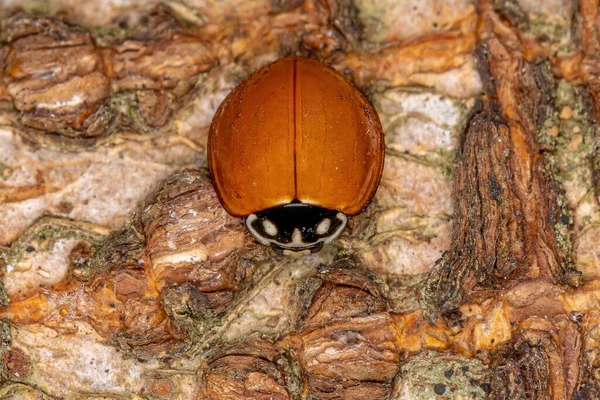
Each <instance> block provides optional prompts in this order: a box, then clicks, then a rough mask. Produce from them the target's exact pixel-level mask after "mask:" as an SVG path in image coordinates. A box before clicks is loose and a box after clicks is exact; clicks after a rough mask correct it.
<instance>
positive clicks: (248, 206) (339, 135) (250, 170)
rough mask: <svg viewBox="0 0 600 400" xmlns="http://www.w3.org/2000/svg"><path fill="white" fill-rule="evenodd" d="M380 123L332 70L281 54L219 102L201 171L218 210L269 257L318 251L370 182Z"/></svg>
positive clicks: (355, 209)
mask: <svg viewBox="0 0 600 400" xmlns="http://www.w3.org/2000/svg"><path fill="white" fill-rule="evenodd" d="M383 162H384V141H383V134H382V129H381V123H380V122H379V118H378V116H377V113H376V112H375V110H374V109H373V106H372V105H371V104H370V103H369V101H368V100H367V98H366V97H365V96H364V95H363V94H362V93H361V92H360V91H359V90H358V89H357V88H356V87H355V86H354V85H353V84H352V83H350V82H349V81H348V80H346V79H345V78H344V77H343V76H342V75H341V74H340V73H338V72H337V71H336V70H335V69H333V68H331V67H328V66H327V65H325V64H322V63H320V62H318V61H316V60H312V59H308V58H301V57H288V58H284V59H280V60H277V61H275V62H273V63H271V64H269V65H266V66H265V67H263V68H261V69H259V70H258V71H256V72H255V73H253V74H252V75H250V76H249V77H248V78H246V79H245V80H244V81H243V82H242V83H241V84H240V85H239V86H238V87H237V88H235V89H234V90H233V91H232V92H231V93H230V94H229V95H228V96H227V98H225V100H224V101H223V103H222V104H221V105H220V107H219V109H218V110H217V112H216V114H215V116H214V118H213V120H212V123H211V126H210V133H209V137H208V165H209V169H210V173H211V176H212V179H213V182H214V186H215V190H216V192H217V195H218V196H219V200H220V201H221V204H222V205H223V207H224V208H225V210H226V211H227V212H228V213H229V214H231V215H233V216H237V217H244V218H245V219H246V226H247V227H248V229H249V230H250V232H251V233H252V234H253V235H254V236H255V237H256V239H257V240H258V241H259V242H260V243H262V244H264V245H270V246H271V247H272V248H273V249H274V250H275V251H276V252H278V253H288V251H292V252H297V251H305V250H310V251H311V252H317V251H319V250H320V249H321V248H322V247H323V245H324V244H326V243H330V242H332V241H333V240H335V239H336V238H337V237H338V236H339V235H340V234H341V233H342V231H343V230H344V228H345V227H346V224H347V222H348V217H349V216H353V215H357V214H359V213H360V212H361V211H362V210H363V209H364V208H365V207H366V205H367V204H368V203H369V201H370V200H371V198H372V197H373V195H374V194H375V190H376V189H377V186H378V185H379V181H380V179H381V173H382V170H383Z"/></svg>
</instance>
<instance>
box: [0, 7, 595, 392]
mask: <svg viewBox="0 0 600 400" xmlns="http://www.w3.org/2000/svg"><path fill="white" fill-rule="evenodd" d="M599 11H600V4H599V2H598V0H579V1H575V0H555V1H545V2H539V1H529V0H497V1H492V0H481V1H470V0H452V1H437V0H427V1H412V0H406V1H391V0H390V1H388V0H384V1H372V0H352V1H350V0H305V1H296V0H289V1H286V0H284V1H236V0H228V1H221V2H212V1H204V0H185V1H181V2H179V1H177V2H176V1H173V2H161V3H159V2H139V1H135V0H126V1H123V0H119V1H117V0H113V1H108V2H105V1H102V2H86V3H85V4H84V3H82V2H75V1H72V0H49V1H26V2H22V1H12V0H6V1H4V2H2V4H1V5H0V40H1V47H0V269H1V271H2V273H1V275H2V276H1V278H2V285H0V289H1V290H0V304H1V308H0V319H1V321H0V397H2V398H14V399H24V398H32V399H33V398H46V399H55V398H56V399H59V398H60V399H88V398H89V399H91V398H110V399H120V398H140V399H162V398H169V399H190V398H196V399H226V398H227V399H248V398H256V399H364V398H367V397H368V398H370V399H390V400H391V399H414V398H457V399H458V398H482V399H483V398H502V399H587V398H600V380H599V378H598V376H599V372H600V370H599V368H600V350H599V349H600V344H599V341H600V331H599V330H598V319H599V318H600V312H599V310H600V272H599V271H600V269H599V268H600V245H599V244H598V243H600V200H599V199H600V158H598V150H599V148H600V142H599V138H600V128H599V125H598V124H599V121H600V81H599V76H600V38H599V36H598V35H599V33H598V32H600V26H599V25H600V22H599V21H600V15H599ZM292 54H295V55H304V56H308V57H314V58H317V59H319V60H321V61H323V62H326V63H329V64H331V65H333V66H334V67H335V68H337V69H338V71H340V72H342V73H343V74H345V75H346V76H347V77H348V78H349V79H350V80H352V81H353V82H354V83H355V84H356V85H357V86H358V87H359V88H360V89H361V90H362V91H363V92H364V93H365V94H366V95H367V96H368V97H369V98H370V100H371V101H372V103H373V104H374V106H375V108H376V109H377V111H378V113H379V115H380V118H381V121H382V124H383V127H384V130H385V141H386V157H387V158H386V165H385V170H384V175H383V179H382V183H381V186H380V187H379V190H378V192H377V194H376V196H375V199H374V201H373V202H372V204H371V205H370V206H369V208H368V209H367V210H366V211H365V212H364V213H363V214H362V215H360V216H358V217H355V218H353V219H352V221H351V223H350V226H349V229H348V230H347V232H346V233H344V235H343V236H342V237H341V238H340V239H339V240H338V241H337V242H336V243H334V244H331V245H328V246H326V247H325V248H324V249H323V251H321V252H320V253H318V254H314V255H310V256H306V257H303V258H299V259H295V258H289V257H283V256H278V255H276V254H275V253H273V252H272V251H271V250H269V249H268V248H265V247H263V246H260V245H258V244H257V243H256V242H255V241H254V240H253V239H252V237H251V236H250V235H249V234H248V233H247V232H246V230H245V229H244V226H243V224H242V222H241V221H240V220H238V219H236V218H232V217H231V216H229V215H227V213H226V212H225V211H224V210H223V209H222V207H221V206H220V204H219V202H218V199H217V197H216V194H215V193H214V190H213V188H212V184H211V182H210V177H209V175H208V173H207V170H206V158H205V156H206V154H205V147H206V139H207V133H208V126H209V124H210V121H211V118H212V116H213V114H214V112H215V111H216V108H217V107H218V105H219V103H220V102H221V100H222V99H223V98H224V97H225V96H226V94H227V93H228V92H229V91H230V90H231V89H233V88H234V87H235V86H236V85H237V84H238V83H239V82H240V81H241V80H242V79H243V78H244V77H245V76H247V74H249V73H251V72H252V71H254V70H255V69H257V68H259V67H260V66H262V65H264V64H266V63H268V62H270V61H273V60H275V59H277V58H279V57H284V56H287V55H292Z"/></svg>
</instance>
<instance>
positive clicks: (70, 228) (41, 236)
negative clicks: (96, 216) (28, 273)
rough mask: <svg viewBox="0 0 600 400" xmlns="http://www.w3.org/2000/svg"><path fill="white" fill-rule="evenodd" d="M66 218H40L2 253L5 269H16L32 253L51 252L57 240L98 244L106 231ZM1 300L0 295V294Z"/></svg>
mask: <svg viewBox="0 0 600 400" xmlns="http://www.w3.org/2000/svg"><path fill="white" fill-rule="evenodd" d="M96 228H98V227H97V226H95V225H93V224H88V223H84V222H76V221H73V220H70V219H68V218H59V217H42V218H41V219H39V220H38V221H37V222H36V223H34V224H33V225H32V226H31V227H30V228H29V229H28V230H27V231H26V232H25V233H24V234H23V235H21V236H20V237H19V239H17V240H16V241H15V242H14V243H13V244H12V246H11V247H10V249H7V250H4V251H3V252H2V260H3V263H4V264H5V266H6V268H8V269H11V268H15V267H17V266H18V265H19V264H20V263H21V262H22V261H23V260H24V259H25V258H26V257H28V256H29V254H31V253H33V252H51V251H52V250H53V249H54V245H55V244H56V242H58V241H59V240H80V241H86V242H90V243H92V244H98V243H100V242H101V241H102V240H103V239H104V237H105V233H106V230H104V229H103V228H102V229H100V228H99V229H96ZM0 298H1V293H0Z"/></svg>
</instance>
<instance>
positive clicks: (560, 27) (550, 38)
mask: <svg viewBox="0 0 600 400" xmlns="http://www.w3.org/2000/svg"><path fill="white" fill-rule="evenodd" d="M524 30H525V32H526V33H529V34H531V35H532V36H534V37H535V38H536V40H537V41H538V42H540V43H549V44H550V45H551V46H552V50H554V52H555V53H556V54H557V55H559V56H560V55H566V54H570V53H571V52H572V51H573V50H574V47H575V46H574V44H573V39H572V34H571V24H570V22H569V21H567V20H566V19H565V18H562V17H560V18H558V17H551V16H548V15H544V14H530V15H529V18H528V23H527V24H526V27H525V29H524Z"/></svg>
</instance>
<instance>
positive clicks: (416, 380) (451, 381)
mask: <svg viewBox="0 0 600 400" xmlns="http://www.w3.org/2000/svg"><path fill="white" fill-rule="evenodd" d="M489 374H490V372H489V369H488V368H487V367H486V366H485V365H484V364H483V363H482V362H481V361H479V360H477V359H470V358H466V357H462V356H459V355H455V354H450V353H439V352H435V351H424V352H422V353H420V354H418V355H416V356H414V357H412V358H410V359H409V360H408V361H407V362H406V363H405V364H404V365H402V366H401V367H400V372H399V373H398V378H397V379H398V381H397V382H396V383H395V387H394V394H395V395H399V394H400V393H402V395H403V396H402V397H407V398H411V399H434V398H452V399H459V398H460V399H485V398H487V397H488V393H489V392H490V390H491V386H490V381H491V377H490V376H489ZM394 398H395V397H394Z"/></svg>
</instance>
